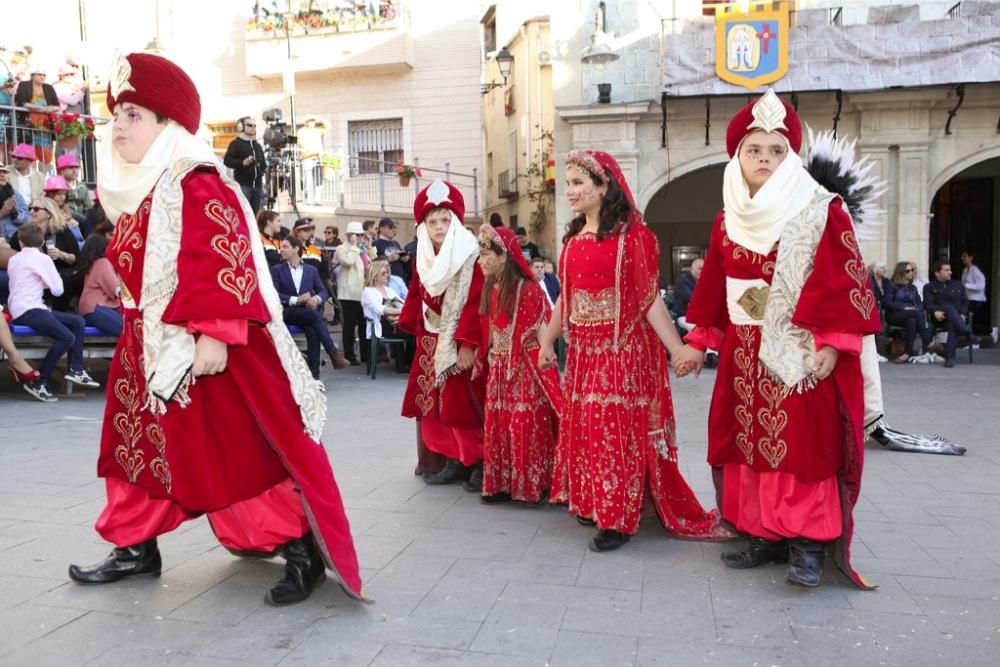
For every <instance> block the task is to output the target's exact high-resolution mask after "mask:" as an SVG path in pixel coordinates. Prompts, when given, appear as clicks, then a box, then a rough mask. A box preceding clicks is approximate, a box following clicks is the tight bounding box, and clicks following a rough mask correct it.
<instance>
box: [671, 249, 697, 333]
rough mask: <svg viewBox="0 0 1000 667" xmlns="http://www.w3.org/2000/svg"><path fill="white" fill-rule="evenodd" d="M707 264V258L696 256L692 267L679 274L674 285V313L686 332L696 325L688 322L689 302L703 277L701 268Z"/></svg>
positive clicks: (678, 323)
mask: <svg viewBox="0 0 1000 667" xmlns="http://www.w3.org/2000/svg"><path fill="white" fill-rule="evenodd" d="M704 265H705V260H703V259H702V258H701V257H697V258H695V260H694V261H692V262H691V267H690V269H688V270H687V271H682V272H681V275H679V276H677V284H676V285H674V305H673V311H674V315H675V316H676V317H677V325H678V326H679V327H680V328H681V329H683V330H684V331H685V332H687V331H691V329H693V328H694V327H693V326H691V325H689V324H688V323H687V310H688V304H689V303H690V302H691V295H692V294H694V288H695V286H696V285H697V284H698V278H700V277H701V268H702V267H703V266H704Z"/></svg>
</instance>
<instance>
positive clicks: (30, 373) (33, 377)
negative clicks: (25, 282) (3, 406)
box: [0, 305, 56, 403]
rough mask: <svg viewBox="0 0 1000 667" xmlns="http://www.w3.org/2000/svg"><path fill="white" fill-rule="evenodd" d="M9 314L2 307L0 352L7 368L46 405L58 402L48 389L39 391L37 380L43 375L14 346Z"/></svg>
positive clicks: (0, 314)
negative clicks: (3, 356) (8, 320)
mask: <svg viewBox="0 0 1000 667" xmlns="http://www.w3.org/2000/svg"><path fill="white" fill-rule="evenodd" d="M6 315H7V313H5V312H4V309H3V306H2V305H0V350H3V352H4V354H5V355H6V356H7V366H9V367H10V372H11V373H12V374H13V375H14V380H15V381H16V382H17V383H18V384H19V385H21V386H22V387H24V390H25V391H26V392H28V393H29V394H31V395H32V396H34V397H35V398H37V399H38V400H40V401H43V402H45V403H48V402H51V401H54V400H56V398H55V396H53V395H52V394H51V393H49V390H48V388H46V389H45V392H44V393H42V392H40V391H39V385H37V384H36V382H37V380H38V379H39V378H40V377H41V374H40V373H39V372H38V371H36V370H35V369H34V368H32V367H31V364H29V363H28V362H27V361H25V360H24V357H22V356H21V353H20V352H18V351H17V348H16V347H15V346H14V336H13V334H11V332H10V327H9V326H7V318H6Z"/></svg>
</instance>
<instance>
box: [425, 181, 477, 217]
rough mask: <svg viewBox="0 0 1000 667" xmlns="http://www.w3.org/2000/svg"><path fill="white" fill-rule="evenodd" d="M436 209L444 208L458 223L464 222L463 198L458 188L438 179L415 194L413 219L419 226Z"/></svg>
mask: <svg viewBox="0 0 1000 667" xmlns="http://www.w3.org/2000/svg"><path fill="white" fill-rule="evenodd" d="M436 208H446V209H448V210H449V211H451V212H452V213H454V214H455V215H456V216H458V219H459V221H460V222H463V223H464V222H465V198H464V197H462V193H461V192H460V191H459V189H458V188H456V187H455V186H454V185H452V184H451V183H449V182H448V181H445V180H442V179H440V178H439V179H437V180H436V181H434V182H433V183H431V184H430V185H428V186H427V187H426V188H424V189H423V190H421V191H420V193H419V194H417V198H416V200H414V202H413V218H414V219H415V220H416V221H417V224H418V225H419V224H420V223H421V222H423V221H424V218H426V217H427V214H428V213H430V212H431V211H433V210H434V209H436Z"/></svg>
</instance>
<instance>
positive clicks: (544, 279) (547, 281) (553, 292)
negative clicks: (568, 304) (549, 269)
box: [531, 257, 559, 306]
mask: <svg viewBox="0 0 1000 667" xmlns="http://www.w3.org/2000/svg"><path fill="white" fill-rule="evenodd" d="M545 261H546V260H545V258H544V257H536V258H534V259H533V260H531V272H532V273H533V274H535V280H537V281H538V283H539V284H540V285H541V286H542V288H543V290H542V291H544V292H545V296H546V298H548V300H549V305H550V306H554V305H555V304H556V299H558V298H559V279H558V278H556V275H555V274H554V273H546V272H545Z"/></svg>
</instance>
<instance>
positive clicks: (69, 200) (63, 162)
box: [56, 153, 94, 238]
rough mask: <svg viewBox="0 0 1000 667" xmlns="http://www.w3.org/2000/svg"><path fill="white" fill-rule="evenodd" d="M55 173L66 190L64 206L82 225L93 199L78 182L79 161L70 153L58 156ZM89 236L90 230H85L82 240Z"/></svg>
mask: <svg viewBox="0 0 1000 667" xmlns="http://www.w3.org/2000/svg"><path fill="white" fill-rule="evenodd" d="M56 171H57V172H58V174H59V175H60V176H62V178H63V180H64V181H65V182H66V186H67V188H68V191H67V193H66V205H67V206H68V207H69V210H70V212H71V213H72V214H73V215H74V216H77V218H76V219H77V220H78V221H79V222H80V223H81V224H83V221H84V220H86V215H87V211H89V210H90V209H92V208H94V199H93V197H92V196H91V194H90V188H88V187H87V184H86V183H84V182H83V181H82V180H80V160H79V159H77V157H76V156H75V155H73V154H72V153H66V154H65V155H60V156H59V158H58V159H57V160H56ZM89 234H90V230H85V231H84V238H86V236H88V235H89Z"/></svg>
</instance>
